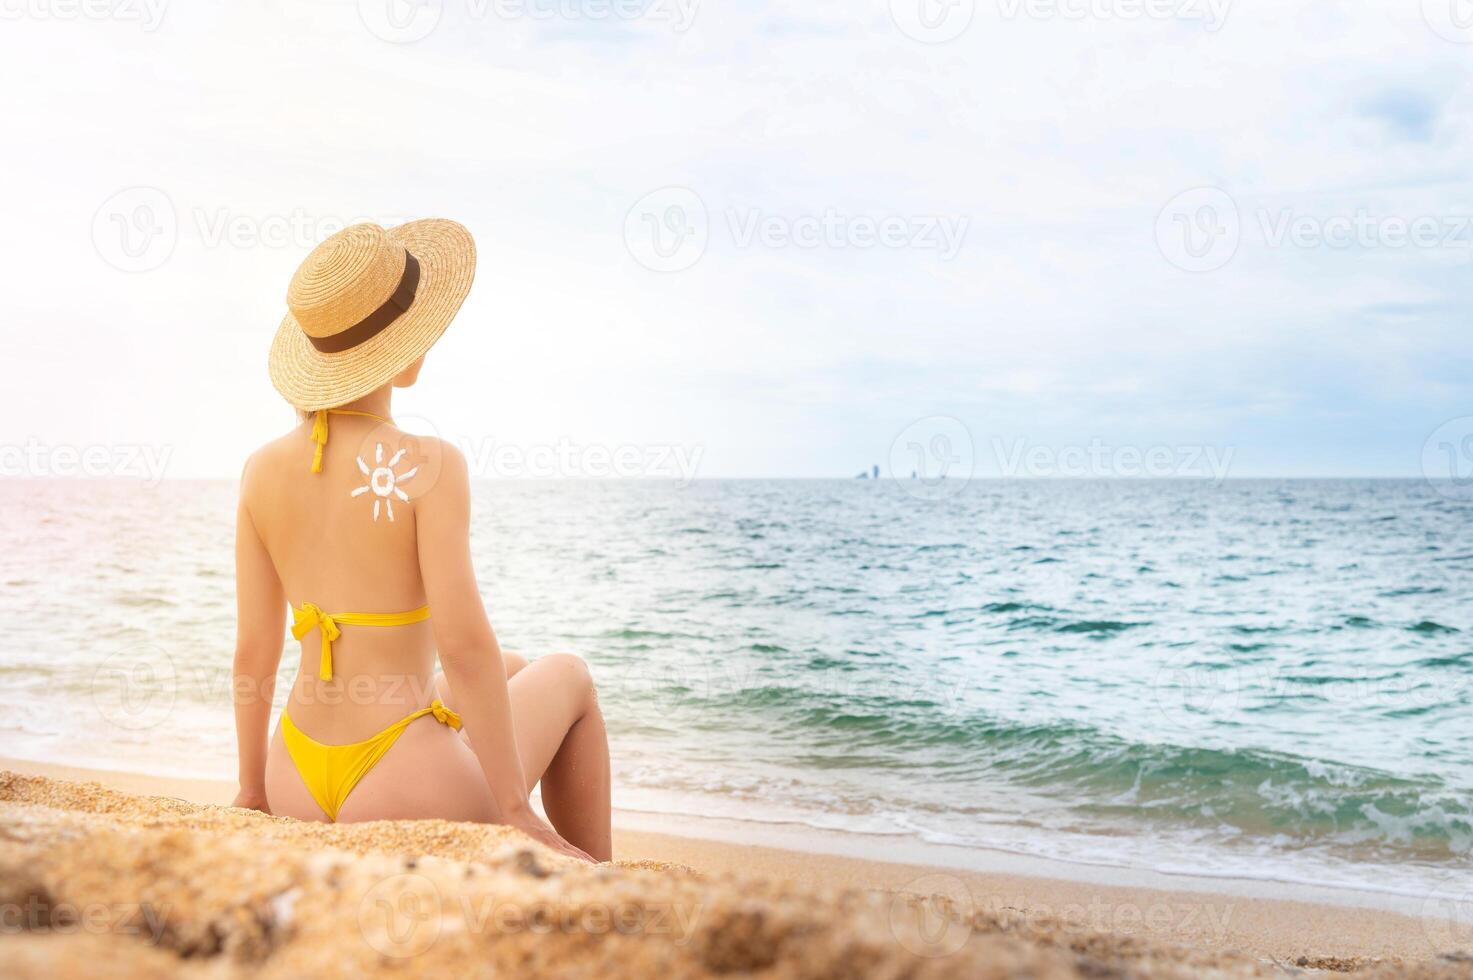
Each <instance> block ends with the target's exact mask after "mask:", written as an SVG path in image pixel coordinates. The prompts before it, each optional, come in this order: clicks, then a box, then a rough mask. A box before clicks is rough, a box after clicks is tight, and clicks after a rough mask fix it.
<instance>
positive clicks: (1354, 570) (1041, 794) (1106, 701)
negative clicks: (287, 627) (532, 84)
mask: <svg viewBox="0 0 1473 980" xmlns="http://www.w3.org/2000/svg"><path fill="white" fill-rule="evenodd" d="M905 489H906V486H905V484H903V483H895V482H892V481H888V480H885V481H879V482H874V481H833V482H829V481H770V482H769V481H710V482H697V483H695V484H693V485H691V486H689V487H685V488H677V487H675V486H671V485H666V484H655V483H616V482H609V483H510V482H507V483H494V484H484V485H481V486H478V488H477V492H476V502H475V506H476V517H475V529H474V548H475V554H476V556H477V566H478V572H479V574H480V576H481V580H482V585H483V590H484V593H485V595H486V598H487V603H488V606H489V608H490V610H491V613H492V619H493V622H495V624H496V626H497V629H498V632H499V634H500V636H501V638H502V642H503V644H504V645H505V646H507V647H508V648H510V649H516V650H521V651H523V652H526V653H529V654H536V653H538V652H545V651H550V650H563V649H569V650H574V651H577V652H580V653H582V654H584V655H585V656H586V657H587V658H588V659H589V661H590V662H591V663H592V664H593V667H594V670H595V673H596V676H597V677H598V680H599V684H600V696H601V699H602V702H603V705H604V710H605V713H606V715H607V717H608V719H609V723H610V729H611V735H612V739H613V749H614V755H615V772H616V804H618V805H621V806H624V807H628V808H636V809H649V810H656V811H662V812H681V813H693V814H702V815H720V816H730V817H738V818H743V819H753V820H770V821H792V822H797V823H803V824H809V825H813V826H817V827H827V828H836V829H845V830H850V831H855V832H860V833H904V834H908V835H913V836H915V837H919V838H922V839H925V840H928V841H932V842H939V843H952V844H960V845H969V846H979V847H996V848H1004V849H1008V850H1015V851H1022V852H1028V853H1035V854H1042V855H1047V856H1052V857H1060V858H1065V859H1070V860H1076V861H1086V862H1097V863H1107V864H1120V865H1131V866H1141V867H1153V868H1159V869H1164V870H1190V871H1192V872H1194V873H1199V874H1200V873H1209V874H1211V873H1215V874H1224V875H1239V876H1252V877H1275V878H1287V879H1294V880H1307V881H1317V882H1325V883H1338V884H1344V885H1353V886H1358V887H1368V888H1377V889H1388V890H1393V891H1403V892H1407V893H1411V894H1416V893H1424V892H1425V891H1426V890H1428V889H1429V888H1431V887H1437V886H1439V885H1440V884H1445V883H1447V882H1452V881H1457V880H1459V879H1460V878H1461V879H1462V880H1466V876H1467V875H1468V873H1469V871H1470V870H1473V602H1470V601H1469V597H1470V595H1473V505H1470V504H1469V503H1467V502H1459V501H1455V500H1452V499H1449V498H1447V497H1445V496H1443V495H1440V494H1438V493H1436V492H1435V491H1434V490H1433V489H1431V488H1429V487H1428V486H1427V485H1426V484H1424V483H1419V482H1412V481H1406V482H1398V481H1228V482H1226V483H1223V484H1221V485H1218V486H1211V485H1207V484H1201V483H1195V482H1186V481H1181V482H1125V481H1120V482H1105V481H1101V482H1063V481H1061V482H1049V481H1031V482H1013V481H974V482H972V483H970V484H968V485H966V486H965V487H963V488H962V489H961V492H960V493H958V494H957V495H956V496H954V497H951V498H949V499H945V500H937V501H929V500H921V499H917V498H915V497H913V496H911V495H909V494H907V493H906V492H905ZM233 493H234V489H233V486H232V485H231V484H229V483H203V484H201V483H192V484H191V483H164V484H161V485H160V486H159V487H157V488H153V489H150V488H147V487H143V486H140V485H137V484H89V483H38V482H19V481H13V482H6V483H0V529H3V537H4V540H6V541H7V542H8V543H9V547H8V548H7V549H5V550H4V551H3V553H0V583H3V585H4V588H3V590H0V613H3V616H4V622H5V623H6V624H7V632H6V636H5V641H4V647H3V654H0V753H8V754H13V755H19V756H27V757H32V758H50V759H56V760H59V761H68V762H76V763H81V764H94V765H103V766H111V767H116V768H127V767H128V766H129V764H130V760H132V759H135V758H136V757H137V754H138V753H140V752H147V753H148V755H149V756H150V757H154V758H157V757H159V756H160V755H162V760H161V761H163V762H164V763H165V764H167V765H169V766H171V767H172V768H174V769H176V770H177V771H179V772H181V773H193V774H200V775H210V776H217V777H223V778H231V777H232V776H233V773H234V756H233V753H234V749H233V742H232V739H233V732H232V729H231V727H230V724H231V723H230V717H229V687H228V677H229V659H230V654H231V648H232V640H233V637H232V630H233V605H232V602H233V600H232V595H231V551H230V537H231V527H230V522H231V518H232V515H233ZM166 515H167V516H168V517H169V519H168V521H165V520H164V519H163V518H164V517H165V516H166ZM160 746H162V748H159V747H160ZM134 764H136V763H134Z"/></svg>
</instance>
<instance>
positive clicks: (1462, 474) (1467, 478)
mask: <svg viewBox="0 0 1473 980" xmlns="http://www.w3.org/2000/svg"><path fill="white" fill-rule="evenodd" d="M1422 475H1423V476H1424V477H1425V478H1426V479H1427V483H1428V485H1430V486H1431V487H1432V489H1434V490H1436V491H1437V492H1438V493H1440V494H1442V495H1443V496H1444V497H1447V498H1449V499H1451V500H1473V415H1464V416H1463V417H1461V418H1456V419H1451V420H1449V421H1447V422H1444V423H1443V424H1442V425H1440V426H1438V427H1437V430H1436V431H1435V432H1433V433H1432V434H1431V435H1430V436H1428V437H1427V441H1426V442H1425V443H1423V444H1422Z"/></svg>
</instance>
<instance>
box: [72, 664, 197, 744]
mask: <svg viewBox="0 0 1473 980" xmlns="http://www.w3.org/2000/svg"><path fill="white" fill-rule="evenodd" d="M91 686H92V705H93V707H94V708H96V709H97V713H98V714H99V715H101V716H102V718H103V720H104V721H106V722H107V723H108V724H110V725H113V726H115V727H117V728H122V729H125V730H127V731H142V730H144V729H149V728H154V727H156V726H157V725H159V724H160V723H161V722H163V720H164V719H165V718H167V717H168V716H169V713H170V712H172V711H173V710H174V701H175V699H176V698H177V697H178V695H179V672H178V670H177V668H176V667H175V665H174V660H173V658H172V657H170V656H169V655H168V654H167V653H165V652H164V651H162V650H159V649H157V648H153V647H141V648H134V649H129V650H118V651H115V652H113V653H110V654H108V655H107V656H106V657H104V658H103V660H102V663H100V664H98V665H97V667H96V668H95V669H94V670H93V671H92V685H91Z"/></svg>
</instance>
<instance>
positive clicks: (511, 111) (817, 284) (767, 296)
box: [0, 0, 1473, 478]
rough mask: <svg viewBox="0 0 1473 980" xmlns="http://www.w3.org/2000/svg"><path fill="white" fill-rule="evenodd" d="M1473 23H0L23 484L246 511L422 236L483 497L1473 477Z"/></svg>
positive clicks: (486, 3)
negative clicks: (387, 279) (327, 362)
mask: <svg viewBox="0 0 1473 980" xmlns="http://www.w3.org/2000/svg"><path fill="white" fill-rule="evenodd" d="M1468 7H1469V4H1468V3H1467V0H1362V2H1356V0H1235V2H1234V0H853V2H837V0H806V2H804V3H796V2H793V3H788V4H779V3H770V2H765V0H742V2H735V0H525V2H523V0H418V2H417V3H411V2H410V0H361V2H358V0H321V2H315V3H310V4H309V3H287V2H283V0H274V2H271V0H265V2H257V3H251V4H242V3H228V2H224V0H190V2H189V3H188V4H186V3H183V2H182V0H173V2H170V0H85V2H84V0H0V20H4V21H5V22H4V23H3V24H0V83H3V85H4V90H5V91H6V92H7V93H8V97H7V98H6V100H5V102H4V105H3V108H0V122H3V126H4V131H5V133H6V139H5V146H6V149H5V152H4V153H3V154H0V199H3V201H4V207H3V212H0V213H3V215H4V217H5V219H6V228H7V230H8V232H9V234H5V235H0V264H3V266H4V267H5V268H6V270H7V274H6V275H5V276H4V279H3V281H4V282H5V284H6V292H7V306H8V309H7V311H6V313H5V315H3V316H0V345H3V347H0V349H3V350H4V351H5V352H6V356H5V359H4V363H5V364H6V366H7V368H8V370H7V371H6V376H5V384H4V385H3V386H0V473H5V474H6V475H15V473H16V472H17V470H18V471H19V472H20V473H22V474H23V475H65V474H66V472H68V466H70V467H71V468H72V469H76V468H77V463H76V459H77V458H78V457H81V458H83V459H91V460H93V462H94V463H95V464H96V466H97V467H98V468H100V469H101V470H104V471H107V472H108V473H114V472H117V473H122V472H125V469H126V466H133V465H139V464H138V461H139V460H145V461H146V460H148V459H154V460H156V461H159V462H158V465H157V467H156V470H157V473H156V475H160V476H167V477H225V478H229V477H233V476H235V475H236V474H237V473H238V472H239V469H240V466H241V463H242V461H243V459H244V458H245V456H246V455H247V454H248V453H249V452H250V451H251V450H252V449H253V448H254V447H255V446H256V445H258V444H260V443H261V442H264V441H266V440H268V439H271V438H274V437H275V436H277V435H279V434H280V433H281V432H282V431H284V430H285V429H286V428H288V427H289V426H290V425H291V424H292V422H293V419H292V416H291V413H290V411H289V410H288V409H287V407H286V406H285V404H284V402H282V400H281V399H280V397H279V396H278V395H277V394H276V393H275V391H274V389H273V388H272V387H271V384H270V381H269V378H268V377H267V373H266V355H267V351H268V348H269V344H270V340H271V337H272V334H273V332H274V331H275V329H276V327H277V325H278V324H279V323H280V320H281V317H282V316H283V314H284V312H285V292H286V286H287V283H288V281H289V279H290V277H291V274H292V272H293V270H294V269H295V268H296V266H297V265H298V264H299V263H300V262H301V261H302V259H303V258H304V257H305V256H306V255H307V253H308V252H309V251H310V250H311V248H312V246H313V245H315V244H316V243H317V242H318V241H320V240H321V239H322V238H324V237H326V236H327V235H328V234H331V233H332V232H334V231H336V230H337V229H338V228H340V227H342V226H343V225H345V224H348V223H352V222H354V221H358V220H371V221H376V222H379V223H382V224H393V223H397V222H402V221H404V220H409V219H412V218H418V217H430V216H437V217H449V218H454V219H456V220H458V221H460V222H462V223H464V224H465V225H466V226H467V227H468V228H470V230H471V232H472V233H473V234H474V235H475V238H476V241H477V245H478V252H479V266H478V271H477V278H476V284H475V286H474V288H473V289H472V291H471V294H470V297H469V299H468V300H467V302H466V304H465V306H464V308H463V309H462V311H461V313H460V315H459V317H458V318H457V320H456V322H455V323H454V324H453V325H452V326H451V328H450V330H449V331H448V332H447V333H446V335H445V337H444V338H443V339H442V341H441V342H440V343H439V344H438V345H437V347H436V348H435V350H434V351H432V353H431V354H430V357H429V360H428V361H427V364H426V367H425V370H424V374H423V376H422V380H421V382H420V384H419V385H418V386H417V387H415V388H414V389H411V390H409V391H406V392H401V393H399V395H398V396H397V399H396V404H395V412H396V415H397V416H399V417H400V418H401V420H403V422H404V424H405V425H406V427H414V426H416V425H418V426H419V427H420V428H422V429H424V431H431V432H435V433H437V434H440V435H442V436H444V437H446V438H449V439H451V440H452V441H455V442H457V443H458V444H460V445H461V446H462V448H465V449H467V451H468V455H470V456H471V457H472V461H473V469H474V472H476V473H477V474H478V475H481V476H516V475H574V476H583V475H591V476H599V475H618V476H630V475H633V476H665V475H681V476H697V477H822V476H851V475H854V474H855V473H857V472H858V471H860V470H861V469H864V468H868V467H870V466H872V465H879V466H880V467H881V468H882V470H883V471H884V472H887V473H892V474H895V475H904V474H905V471H906V469H911V470H919V471H920V472H921V475H929V474H934V473H936V472H937V471H938V468H939V469H940V470H941V471H942V472H944V471H945V470H946V468H947V467H952V471H953V472H959V471H960V472H966V473H976V474H978V475H988V476H990V475H1010V476H1057V475H1064V476H1069V475H1104V476H1137V475H1145V476H1198V475H1213V476H1233V477H1257V476H1404V477H1416V476H1419V475H1422V474H1423V473H1424V472H1426V471H1427V469H1428V467H1429V466H1431V468H1432V469H1433V470H1435V469H1436V468H1437V466H1439V465H1456V466H1461V467H1463V470H1464V471H1467V470H1468V469H1470V468H1473V418H1470V416H1473V345H1470V343H1469V335H1470V329H1469V327H1470V314H1473V276H1470V266H1473V183H1470V181H1469V179H1468V175H1469V173H1470V164H1473V153H1470V149H1473V136H1470V133H1473V130H1470V122H1473V98H1470V96H1473V72H1470V71H1469V70H1468V67H1469V62H1470V59H1473V9H1467V8H1468ZM1465 24H1466V25H1468V26H1466V27H1465V26H1464V25H1465ZM621 451H622V452H623V455H619V453H620V452H621ZM89 453H90V454H91V455H90V456H89V455H88V454H89ZM612 456H618V458H619V459H621V460H623V462H622V463H619V464H617V465H613V464H610V463H609V461H608V460H609V458H610V457H612ZM125 458H126V459H129V460H132V462H131V463H125V462H124V460H125ZM1429 460H1430V461H1431V462H1430V463H1429ZM1439 460H1442V461H1443V462H1442V463H1439V462H1438V461H1439ZM1450 460H1456V463H1455V464H1454V463H1452V462H1449V461H1450ZM600 461H602V462H600ZM1143 461H1145V462H1143ZM672 466H673V467H675V468H676V469H678V470H679V472H678V473H672V472H670V467H672ZM150 472H151V473H152V472H154V471H153V470H150ZM1441 475H1443V476H1446V475H1448V474H1446V473H1443V474H1441Z"/></svg>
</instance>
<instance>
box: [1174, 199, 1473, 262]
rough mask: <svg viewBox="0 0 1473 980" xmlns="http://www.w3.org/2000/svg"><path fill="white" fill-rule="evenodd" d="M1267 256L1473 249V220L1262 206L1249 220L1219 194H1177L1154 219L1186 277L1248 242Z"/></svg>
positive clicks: (1364, 210)
mask: <svg viewBox="0 0 1473 980" xmlns="http://www.w3.org/2000/svg"><path fill="white" fill-rule="evenodd" d="M1250 233H1256V234H1257V241H1258V242H1259V243H1260V244H1261V245H1262V246H1263V247H1264V248H1269V249H1285V248H1294V249H1301V250H1310V249H1342V250H1348V249H1362V250H1371V249H1384V250H1390V251H1399V250H1404V249H1414V250H1419V251H1435V250H1440V251H1449V252H1451V251H1457V252H1467V251H1470V250H1473V214H1426V213H1413V212H1409V211H1408V212H1395V211H1391V210H1386V209H1375V208H1370V207H1356V208H1351V209H1347V210H1340V211H1336V210H1333V209H1331V210H1325V211H1308V210H1304V209H1302V208H1298V207H1280V208H1273V207H1259V208H1255V209H1251V210H1249V211H1247V212H1246V213H1245V211H1244V209H1243V208H1241V207H1240V206H1239V204H1238V201H1237V200H1236V199H1235V198H1234V197H1233V196H1232V195H1231V194H1229V193H1228V192H1227V191H1225V190H1223V189H1222V188H1220V187H1195V188H1192V189H1191V190H1186V191H1183V192H1181V193H1180V194H1177V195H1176V196H1175V197H1173V198H1172V199H1171V200H1170V201H1168V202H1167V203H1166V206H1165V207H1164V208H1162V209H1161V212H1160V214H1159V215H1158V216H1157V218H1156V246H1157V248H1158V249H1160V251H1161V254H1162V256H1163V257H1164V258H1165V259H1166V261H1168V262H1170V263H1171V264H1172V265H1174V266H1176V267H1177V268H1179V269H1183V270H1185V271H1187V272H1214V271H1216V270H1218V269H1221V268H1222V267H1223V266H1225V265H1227V264H1228V263H1229V262H1231V261H1232V260H1233V258H1234V256H1236V255H1237V253H1238V249H1239V247H1240V246H1241V244H1242V243H1243V240H1244V238H1245V237H1249V234H1250Z"/></svg>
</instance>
